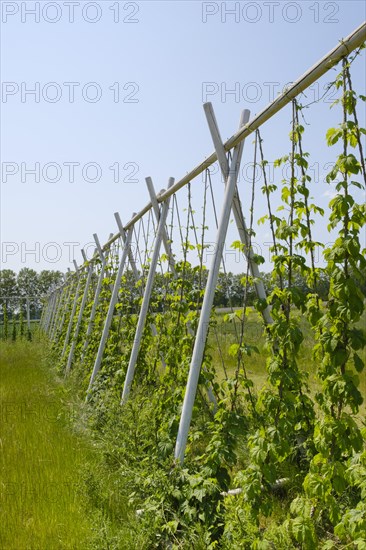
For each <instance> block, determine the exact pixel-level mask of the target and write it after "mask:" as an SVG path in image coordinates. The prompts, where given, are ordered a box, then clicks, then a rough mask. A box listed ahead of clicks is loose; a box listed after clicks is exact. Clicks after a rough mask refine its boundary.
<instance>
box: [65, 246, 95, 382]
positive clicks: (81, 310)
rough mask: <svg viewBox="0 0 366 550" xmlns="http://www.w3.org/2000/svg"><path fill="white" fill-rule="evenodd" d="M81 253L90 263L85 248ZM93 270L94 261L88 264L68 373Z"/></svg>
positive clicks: (68, 363) (68, 361)
mask: <svg viewBox="0 0 366 550" xmlns="http://www.w3.org/2000/svg"><path fill="white" fill-rule="evenodd" d="M81 254H82V256H83V260H84V263H85V264H87V263H88V258H87V257H86V254H85V251H84V249H82V250H81ZM93 270H94V265H93V262H90V263H89V265H88V275H87V277H86V282H85V287H84V293H83V297H82V300H81V304H80V309H79V313H78V318H77V322H76V327H75V331H74V335H73V338H72V344H71V348H70V353H69V357H68V360H67V365H66V374H67V373H68V372H69V371H70V369H71V366H72V360H73V358H74V353H75V347H76V343H77V340H78V337H79V331H80V326H81V322H82V320H83V314H84V308H85V305H86V301H87V299H88V294H89V287H90V282H91V278H92V275H93Z"/></svg>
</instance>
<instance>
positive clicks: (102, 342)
mask: <svg viewBox="0 0 366 550" xmlns="http://www.w3.org/2000/svg"><path fill="white" fill-rule="evenodd" d="M132 231H133V227H131V228H130V229H129V230H128V233H127V237H126V242H125V246H124V248H123V252H122V257H121V261H120V264H119V268H118V272H117V275H116V279H115V281H114V286H113V290H112V295H111V299H110V302H109V307H108V313H107V317H106V320H105V324H104V328H103V333H102V337H101V339H100V343H99V348H98V353H97V356H96V359H95V363H94V368H93V372H92V374H91V377H90V381H89V387H88V392H89V391H90V389H91V387H92V385H93V383H94V380H95V377H96V375H97V374H98V371H99V369H100V365H101V363H102V358H103V353H104V349H105V346H106V343H107V338H108V334H109V329H110V327H111V324H112V319H113V314H114V308H115V307H116V304H117V302H118V292H119V289H120V287H121V278H122V274H123V270H124V267H125V263H126V259H127V254H128V249H129V245H130V243H131V238H132Z"/></svg>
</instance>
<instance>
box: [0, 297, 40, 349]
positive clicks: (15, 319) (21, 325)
mask: <svg viewBox="0 0 366 550" xmlns="http://www.w3.org/2000/svg"><path fill="white" fill-rule="evenodd" d="M2 314H3V315H2V324H1V337H2V339H3V340H9V339H11V340H12V341H13V342H16V341H17V339H20V340H25V339H26V340H28V341H31V340H32V332H31V330H29V328H28V326H27V324H26V322H25V318H24V311H23V308H22V307H21V308H20V310H19V312H18V313H16V314H14V313H13V314H12V318H11V320H9V316H8V309H7V306H6V302H4V303H3V306H2Z"/></svg>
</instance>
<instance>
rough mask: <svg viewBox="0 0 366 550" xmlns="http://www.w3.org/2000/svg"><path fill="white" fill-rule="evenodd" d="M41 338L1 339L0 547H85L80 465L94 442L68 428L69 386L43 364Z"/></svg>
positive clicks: (88, 532)
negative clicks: (15, 340) (14, 341)
mask: <svg viewBox="0 0 366 550" xmlns="http://www.w3.org/2000/svg"><path fill="white" fill-rule="evenodd" d="M42 356H43V351H42V344H41V343H39V342H17V343H15V344H14V343H13V342H8V343H4V342H1V351H0V400H1V401H0V402H1V409H0V413H1V416H0V418H1V429H0V447H1V454H0V457H1V458H0V488H1V490H0V507H1V525H0V548H1V549H3V550H53V549H75V548H78V549H79V548H80V549H81V548H87V544H86V542H87V540H89V539H90V538H91V537H92V534H93V532H92V527H93V525H92V517H91V515H90V514H88V512H87V510H86V508H85V507H84V503H83V498H82V495H81V493H80V470H81V468H82V467H85V464H87V463H88V462H91V461H92V459H93V449H92V448H91V446H90V444H88V443H87V442H86V441H85V440H84V439H83V438H81V437H80V436H77V435H76V434H75V433H73V432H72V429H71V427H70V426H71V422H70V420H71V416H72V414H71V413H72V411H71V409H69V408H68V407H67V405H66V404H65V403H64V397H65V395H64V390H63V387H62V385H60V384H57V383H56V382H55V380H54V379H52V378H51V375H50V374H49V373H48V372H47V371H46V370H45V368H44V366H43V364H42Z"/></svg>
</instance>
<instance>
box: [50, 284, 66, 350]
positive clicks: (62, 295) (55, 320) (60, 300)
mask: <svg viewBox="0 0 366 550" xmlns="http://www.w3.org/2000/svg"><path fill="white" fill-rule="evenodd" d="M57 292H58V293H59V297H58V303H57V310H56V313H55V316H54V318H53V321H52V325H51V329H50V335H49V336H50V339H51V340H54V338H55V332H56V330H57V325H58V322H59V319H60V315H61V311H62V304H63V302H64V298H65V293H66V287H65V283H64V284H63V285H61V287H60V288H58V289H57Z"/></svg>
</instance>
